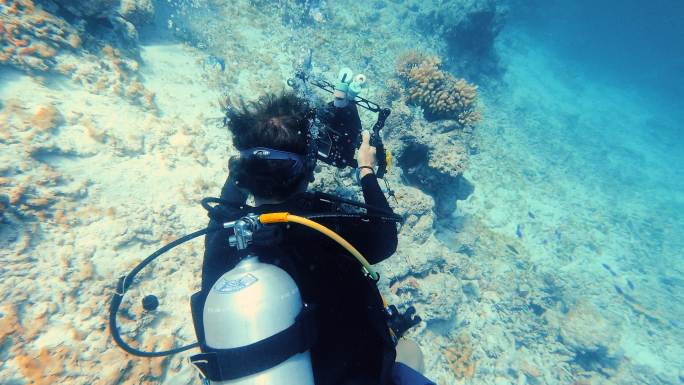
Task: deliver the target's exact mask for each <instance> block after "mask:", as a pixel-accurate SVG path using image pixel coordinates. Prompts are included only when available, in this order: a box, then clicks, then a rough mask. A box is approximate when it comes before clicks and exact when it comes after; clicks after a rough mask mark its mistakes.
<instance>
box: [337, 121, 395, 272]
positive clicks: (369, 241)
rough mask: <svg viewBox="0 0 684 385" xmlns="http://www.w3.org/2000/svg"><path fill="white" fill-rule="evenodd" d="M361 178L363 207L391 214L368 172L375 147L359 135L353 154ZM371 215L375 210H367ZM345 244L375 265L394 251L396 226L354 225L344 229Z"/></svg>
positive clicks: (376, 221) (375, 222)
mask: <svg viewBox="0 0 684 385" xmlns="http://www.w3.org/2000/svg"><path fill="white" fill-rule="evenodd" d="M357 161H358V164H359V167H361V168H360V170H359V172H360V176H361V190H362V191H363V199H364V201H365V202H366V204H368V205H371V206H377V207H379V208H382V209H383V210H387V211H392V209H391V208H390V205H389V203H388V202H387V198H386V197H385V194H384V193H383V192H382V189H380V185H379V184H378V178H377V177H376V176H375V174H374V173H373V171H372V169H373V168H374V166H375V148H374V147H372V146H371V145H370V133H369V132H368V131H364V132H363V133H362V135H361V146H360V147H359V151H358V153H357ZM368 212H369V213H371V214H379V213H380V212H378V211H375V212H374V211H373V210H368ZM344 235H346V236H347V238H346V239H347V241H349V242H350V243H351V244H352V245H354V246H355V247H356V248H357V249H358V250H359V252H361V254H363V255H364V256H365V257H366V259H367V260H368V262H370V263H377V262H380V261H382V260H384V259H386V258H388V257H389V256H390V255H392V254H393V253H394V252H395V251H396V249H397V226H396V224H395V223H394V222H387V221H383V220H381V219H371V220H369V221H368V222H361V223H359V224H357V225H355V226H345V234H344Z"/></svg>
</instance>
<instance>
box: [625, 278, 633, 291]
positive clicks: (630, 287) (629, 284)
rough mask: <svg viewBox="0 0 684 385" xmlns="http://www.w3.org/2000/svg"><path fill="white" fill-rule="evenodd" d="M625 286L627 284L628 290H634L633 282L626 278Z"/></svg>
mask: <svg viewBox="0 0 684 385" xmlns="http://www.w3.org/2000/svg"><path fill="white" fill-rule="evenodd" d="M627 286H629V289H630V290H634V284H633V283H632V281H630V280H629V279H628V280H627Z"/></svg>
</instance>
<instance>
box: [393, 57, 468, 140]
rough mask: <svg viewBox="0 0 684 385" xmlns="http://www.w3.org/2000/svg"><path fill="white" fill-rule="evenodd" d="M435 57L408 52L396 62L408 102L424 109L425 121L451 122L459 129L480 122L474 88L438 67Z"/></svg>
mask: <svg viewBox="0 0 684 385" xmlns="http://www.w3.org/2000/svg"><path fill="white" fill-rule="evenodd" d="M441 64H442V61H441V59H440V58H439V57H437V56H432V55H426V54H423V53H421V52H415V51H410V52H407V53H405V54H403V55H401V56H400V57H399V59H398V60H397V65H396V71H397V75H399V77H400V78H401V79H402V80H403V81H404V82H405V84H406V87H407V90H406V92H407V93H408V101H409V102H411V103H413V104H416V105H419V106H421V107H423V109H424V110H425V118H426V119H428V120H438V119H453V120H456V121H457V122H458V123H459V124H460V125H461V126H462V127H466V126H472V125H473V124H475V123H477V122H478V121H480V112H479V111H478V109H477V86H475V85H473V84H470V83H468V82H467V81H465V80H464V79H457V78H455V77H454V76H452V75H451V74H449V73H448V72H446V71H444V70H442V69H441V68H440V66H441Z"/></svg>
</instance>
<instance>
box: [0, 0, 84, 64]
mask: <svg viewBox="0 0 684 385" xmlns="http://www.w3.org/2000/svg"><path fill="white" fill-rule="evenodd" d="M0 15H1V17H0V64H12V65H14V66H17V67H19V68H22V69H26V70H34V71H47V70H48V69H50V68H52V67H53V66H54V65H55V60H54V57H55V56H56V55H57V51H58V50H59V49H60V48H74V49H75V48H79V47H80V45H81V38H80V37H79V35H78V32H77V31H76V30H75V29H74V28H73V27H72V26H70V25H69V24H67V23H66V22H65V21H64V20H62V19H60V18H58V17H55V16H53V15H51V14H49V13H47V12H45V11H44V10H42V9H41V8H40V7H36V6H35V5H34V4H33V2H32V1H31V0H3V1H0Z"/></svg>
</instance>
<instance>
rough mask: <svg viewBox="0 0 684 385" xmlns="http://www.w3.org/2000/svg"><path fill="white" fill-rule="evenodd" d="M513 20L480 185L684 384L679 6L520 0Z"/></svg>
mask: <svg viewBox="0 0 684 385" xmlns="http://www.w3.org/2000/svg"><path fill="white" fill-rule="evenodd" d="M509 16H510V18H509V20H508V23H507V25H506V26H505V27H504V29H503V31H502V33H501V34H500V35H499V37H498V38H497V43H496V49H497V53H498V54H499V55H500V58H501V65H502V68H503V76H502V78H501V79H502V83H500V84H497V85H496V87H492V88H490V89H489V90H488V91H486V95H487V96H489V97H490V99H489V100H488V101H487V111H488V118H489V119H490V120H489V121H488V122H485V123H484V126H486V127H488V130H483V131H485V132H483V133H482V135H483V138H484V141H485V143H486V144H484V145H482V148H483V149H484V150H483V154H481V155H480V156H478V157H477V158H476V160H475V161H474V162H473V166H474V167H475V168H476V169H481V170H489V171H488V172H487V171H482V172H480V171H476V172H475V174H476V175H479V176H478V178H476V179H478V180H476V181H475V185H476V186H478V188H480V190H479V192H480V193H481V194H485V196H486V197H485V199H487V198H489V199H491V200H492V201H495V202H497V203H498V204H502V203H503V204H509V205H510V206H512V207H516V208H517V209H515V210H514V212H516V211H517V218H518V219H517V220H518V221H521V222H523V221H524V222H528V223H526V224H524V225H523V226H522V229H523V239H524V240H525V244H526V245H527V246H528V249H529V250H530V251H531V255H532V259H533V260H536V261H538V262H539V263H542V264H551V265H552V266H555V269H556V270H557V271H558V272H559V275H560V276H564V277H566V278H567V279H568V280H569V281H570V282H572V284H571V288H572V289H571V294H570V296H571V297H574V298H577V299H579V300H581V299H591V301H592V302H594V303H595V304H597V305H599V307H600V309H601V313H602V314H603V315H604V316H606V317H609V318H611V319H614V320H616V322H617V323H616V328H615V333H616V334H618V335H620V340H621V343H620V345H621V347H622V349H624V350H623V351H624V353H625V354H626V356H627V357H629V359H631V360H632V362H633V363H634V364H636V365H641V364H643V365H648V366H650V367H653V368H657V370H658V371H661V370H662V371H665V372H668V371H669V372H675V373H676V372H677V371H679V373H680V379H681V373H682V372H681V370H682V365H681V363H679V358H676V357H681V354H682V345H683V343H684V338H683V337H684V333H683V332H682V323H681V319H682V317H683V316H684V298H683V290H682V288H683V283H684V281H683V278H684V270H683V268H682V262H683V261H684V136H683V135H682V134H684V104H683V102H682V100H683V99H682V97H683V96H684V81H683V78H682V73H683V70H684V26H683V24H682V20H684V4H683V3H681V2H675V1H654V2H648V3H646V2H643V1H602V2H589V1H577V2H574V1H540V2H518V3H517V4H516V6H514V7H512V8H511V13H510V15H509ZM490 85H491V84H490ZM499 87H502V88H499ZM485 88H487V87H486V86H485ZM494 88H495V89H496V90H495V91H494V90H493V89H494ZM486 99H487V98H486ZM487 148H489V149H490V150H489V151H488V150H487ZM488 153H489V154H488ZM493 169H497V171H496V172H491V170H493ZM494 175H499V176H500V182H498V183H495V184H491V183H488V182H484V181H483V180H482V179H485V178H486V177H489V178H491V177H493V176H494ZM478 182H480V183H478ZM483 185H484V186H487V187H484V189H485V190H486V191H483ZM503 191H505V192H503ZM525 211H529V213H526V212H525ZM540 212H542V213H543V214H541V215H540ZM514 215H515V214H514ZM528 215H529V216H534V217H535V219H533V220H532V219H530V217H527V218H526V216H528ZM542 222H543V223H542ZM495 226H496V224H495ZM504 228H505V229H507V231H508V232H509V233H510V232H511V231H512V228H511V227H510V226H508V227H504ZM565 293H568V288H567V287H566V290H565ZM635 304H638V305H639V306H644V307H645V308H648V309H650V310H651V311H652V312H653V313H651V314H650V316H651V317H649V316H645V318H648V319H649V321H648V322H641V321H639V319H640V318H641V319H643V318H644V315H643V314H638V313H639V311H638V309H637V310H635V306H634V305H635ZM635 381H637V380H635ZM609 383H611V382H610V381H609Z"/></svg>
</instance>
